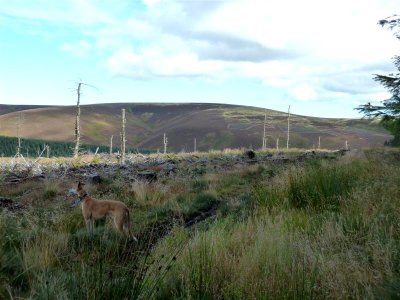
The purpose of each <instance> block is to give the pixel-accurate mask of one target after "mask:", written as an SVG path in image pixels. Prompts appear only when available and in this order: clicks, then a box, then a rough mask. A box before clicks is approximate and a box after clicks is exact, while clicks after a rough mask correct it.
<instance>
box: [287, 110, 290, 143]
mask: <svg viewBox="0 0 400 300" xmlns="http://www.w3.org/2000/svg"><path fill="white" fill-rule="evenodd" d="M289 138H290V105H289V108H288V117H287V140H286V149H289Z"/></svg>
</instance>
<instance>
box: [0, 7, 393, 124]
mask: <svg viewBox="0 0 400 300" xmlns="http://www.w3.org/2000/svg"><path fill="white" fill-rule="evenodd" d="M399 10H400V9H399V5H398V0H351V1H350V0H335V1H333V0H330V1H328V0H303V1H297V0H279V1H277V0H275V1H270V0H223V1H214V0H118V1H117V0H96V1H95V0H70V1H67V0H57V1H54V0H14V1H10V0H0V104H46V105H50V104H51V105H74V104H76V88H77V84H78V82H80V81H81V82H84V83H87V84H88V85H87V86H83V89H82V96H81V104H92V103H112V102H205V103H227V104H240V105H249V106H257V107H264V108H269V109H274V110H279V111H287V109H288V106H289V105H290V106H291V112H292V113H294V114H300V115H307V116H317V117H346V118H360V117H362V115H360V114H359V113H358V112H357V111H356V110H354V108H355V107H357V106H358V105H360V104H363V103H366V102H371V103H378V102H379V101H382V100H384V99H386V98H388V97H389V94H387V93H386V91H385V89H384V88H383V87H382V86H380V85H379V84H378V83H377V82H375V81H374V80H373V74H386V73H390V72H391V71H394V65H393V63H392V61H391V58H392V57H393V56H394V55H396V54H399V52H400V42H399V41H398V40H397V39H396V38H395V37H394V36H393V32H390V31H389V30H388V29H386V28H382V27H381V26H379V25H378V24H377V23H378V21H379V20H380V19H383V18H386V17H389V16H392V15H393V14H399V13H400V11H399Z"/></svg>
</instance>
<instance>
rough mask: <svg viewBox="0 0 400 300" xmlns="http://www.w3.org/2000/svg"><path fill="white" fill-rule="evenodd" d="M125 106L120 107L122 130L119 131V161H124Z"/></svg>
mask: <svg viewBox="0 0 400 300" xmlns="http://www.w3.org/2000/svg"><path fill="white" fill-rule="evenodd" d="M125 125H126V118H125V108H123V109H122V132H121V163H122V164H124V163H125V152H126V150H125V149H126V148H125V147H126V135H125Z"/></svg>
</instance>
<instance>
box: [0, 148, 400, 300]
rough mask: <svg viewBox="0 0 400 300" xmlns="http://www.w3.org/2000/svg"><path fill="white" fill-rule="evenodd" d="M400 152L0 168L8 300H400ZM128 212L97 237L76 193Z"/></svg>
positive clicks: (0, 232) (197, 156)
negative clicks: (126, 222)
mask: <svg viewBox="0 0 400 300" xmlns="http://www.w3.org/2000/svg"><path fill="white" fill-rule="evenodd" d="M399 168H400V151H399V150H398V149H391V148H378V149H370V150H362V151H361V150H359V151H349V152H344V151H340V152H335V151H321V152H307V153H304V151H302V150H295V149H294V150H291V151H290V152H285V153H284V152H276V151H273V150H271V151H266V152H257V153H256V156H255V158H250V157H248V155H245V154H243V151H238V150H231V151H224V152H209V153H193V154H179V155H178V154H170V155H156V154H153V155H148V156H144V155H137V156H131V157H129V159H128V163H127V165H125V166H120V165H118V164H116V163H115V162H114V161H112V160H108V159H107V157H106V156H96V157H93V156H86V157H81V158H78V159H67V158H57V159H45V158H42V159H41V160H39V161H38V162H37V163H36V164H33V163H30V164H28V165H27V164H25V162H17V161H15V160H11V159H5V158H4V159H2V160H0V169H1V176H0V178H1V180H0V196H1V198H0V299H20V298H23V299H25V298H29V299H30V298H33V299H153V298H154V299H170V298H178V299H293V298H302V299H312V298H316V299H325V298H328V299H329V298H331V299H332V298H334V299H343V298H351V299H353V298H357V299H359V298H363V299H364V298H367V299H374V298H375V299H390V298H393V299H394V298H399V297H400V274H399V272H400V223H399V219H400V189H399V186H400V172H399ZM78 180H83V181H84V182H86V183H87V184H88V192H89V194H90V195H93V196H94V197H97V198H101V199H105V198H107V199H116V200H120V201H123V202H124V203H126V204H127V205H128V206H129V207H130V210H131V217H132V222H133V231H134V233H135V235H136V236H137V237H138V239H139V242H138V243H136V242H133V241H129V240H127V239H126V238H124V237H123V236H120V235H119V234H118V233H116V232H115V230H114V229H113V227H112V224H111V222H110V220H104V221H99V222H98V223H97V224H96V225H97V226H96V230H95V233H94V236H93V237H92V238H91V237H90V236H89V235H88V233H87V231H86V229H85V225H84V222H83V218H82V214H81V211H80V209H79V208H78V207H76V208H71V207H70V204H71V202H72V201H73V200H74V198H73V197H72V198H71V197H69V196H68V190H69V189H70V188H71V187H76V183H77V181H78Z"/></svg>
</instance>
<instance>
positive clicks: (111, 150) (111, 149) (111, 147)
mask: <svg viewBox="0 0 400 300" xmlns="http://www.w3.org/2000/svg"><path fill="white" fill-rule="evenodd" d="M113 137H114V135H112V136H111V137H110V155H112V153H113Z"/></svg>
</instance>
